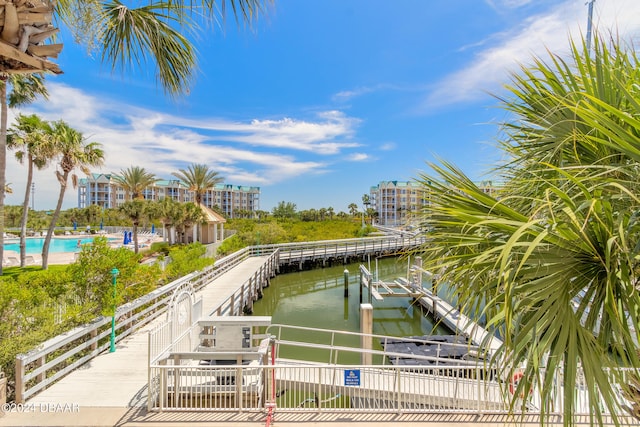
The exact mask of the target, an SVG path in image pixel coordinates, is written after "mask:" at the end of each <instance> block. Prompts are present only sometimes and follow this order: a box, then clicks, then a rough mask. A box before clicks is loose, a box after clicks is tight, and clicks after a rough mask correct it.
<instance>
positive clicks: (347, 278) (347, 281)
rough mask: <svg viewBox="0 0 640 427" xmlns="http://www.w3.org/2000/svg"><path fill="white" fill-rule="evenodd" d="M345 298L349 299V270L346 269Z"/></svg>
mask: <svg viewBox="0 0 640 427" xmlns="http://www.w3.org/2000/svg"><path fill="white" fill-rule="evenodd" d="M344 297H345V298H348V297H349V270H347V269H346V268H345V269H344Z"/></svg>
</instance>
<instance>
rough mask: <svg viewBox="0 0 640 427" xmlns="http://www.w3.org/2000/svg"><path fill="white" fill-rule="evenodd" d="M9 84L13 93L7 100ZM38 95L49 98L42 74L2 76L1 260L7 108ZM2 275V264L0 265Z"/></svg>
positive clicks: (0, 150) (0, 151)
mask: <svg viewBox="0 0 640 427" xmlns="http://www.w3.org/2000/svg"><path fill="white" fill-rule="evenodd" d="M7 84H11V87H12V91H11V92H10V93H9V98H8V99H7ZM38 95H41V96H43V97H44V98H47V97H48V92H47V89H46V88H45V86H44V77H43V76H42V75H41V74H10V75H6V74H0V258H1V257H2V256H3V253H4V194H5V188H6V176H5V175H6V170H7V107H11V108H13V107H17V106H20V105H25V104H28V103H30V102H33V101H34V100H35V99H36V98H37V96H38ZM0 275H2V264H1V263H0Z"/></svg>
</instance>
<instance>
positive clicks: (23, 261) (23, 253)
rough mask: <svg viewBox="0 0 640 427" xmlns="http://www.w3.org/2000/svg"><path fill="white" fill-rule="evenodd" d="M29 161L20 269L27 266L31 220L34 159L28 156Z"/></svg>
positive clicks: (21, 231)
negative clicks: (29, 219)
mask: <svg viewBox="0 0 640 427" xmlns="http://www.w3.org/2000/svg"><path fill="white" fill-rule="evenodd" d="M27 161H28V162H29V163H28V164H27V189H26V190H25V191H24V201H23V202H22V218H21V219H20V267H24V266H25V265H26V264H27V261H26V257H27V220H28V218H29V196H31V182H32V181H33V159H32V158H31V155H30V154H29V155H28V159H27Z"/></svg>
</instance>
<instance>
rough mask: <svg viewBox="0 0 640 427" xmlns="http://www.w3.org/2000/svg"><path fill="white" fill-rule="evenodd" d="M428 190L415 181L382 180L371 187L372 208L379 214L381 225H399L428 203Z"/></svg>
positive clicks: (378, 220)
mask: <svg viewBox="0 0 640 427" xmlns="http://www.w3.org/2000/svg"><path fill="white" fill-rule="evenodd" d="M426 196H427V192H426V190H425V188H424V187H423V186H421V185H420V184H418V183H417V182H414V181H382V182H380V183H379V184H378V185H376V186H374V187H371V189H370V191H369V200H370V202H371V208H373V209H374V210H375V211H376V213H377V214H378V219H377V222H378V223H379V224H380V225H386V226H399V225H404V224H406V222H407V218H408V216H409V215H410V214H411V213H417V212H418V211H420V210H421V209H422V208H423V207H424V206H426V205H428V198H427V197H426Z"/></svg>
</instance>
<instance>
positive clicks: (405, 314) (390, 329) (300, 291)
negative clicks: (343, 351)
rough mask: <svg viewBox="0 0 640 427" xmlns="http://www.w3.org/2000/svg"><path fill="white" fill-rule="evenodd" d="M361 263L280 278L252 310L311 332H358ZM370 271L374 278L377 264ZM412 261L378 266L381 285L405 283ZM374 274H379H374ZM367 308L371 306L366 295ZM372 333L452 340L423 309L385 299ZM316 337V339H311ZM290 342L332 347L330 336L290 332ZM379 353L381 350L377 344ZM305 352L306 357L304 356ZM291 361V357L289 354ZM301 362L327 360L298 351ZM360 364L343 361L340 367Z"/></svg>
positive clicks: (379, 304)
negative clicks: (346, 273) (395, 281)
mask: <svg viewBox="0 0 640 427" xmlns="http://www.w3.org/2000/svg"><path fill="white" fill-rule="evenodd" d="M359 265H360V264H359V263H358V264H349V265H339V266H336V267H327V268H323V269H315V270H309V271H302V272H295V273H287V274H280V275H278V276H276V277H275V278H273V279H272V280H271V286H269V287H268V288H265V289H264V291H263V297H262V299H260V300H258V301H256V302H255V303H254V305H253V314H254V315H257V316H271V317H272V320H271V323H272V324H285V325H295V326H306V327H312V328H321V329H331V330H342V331H351V332H359V330H360V317H359V313H358V308H359V305H360V299H359V270H358V267H359ZM345 269H347V270H348V271H349V297H348V298H344V270H345ZM370 271H371V272H372V273H374V271H375V262H374V261H372V262H371V269H370ZM406 273H407V261H406V259H405V260H403V259H400V258H383V259H380V260H378V275H379V278H380V280H384V281H393V279H395V278H398V277H405V276H406ZM374 274H375V273H374ZM363 302H364V303H367V302H369V296H368V294H367V292H366V289H365V291H364V295H363ZM372 305H373V309H374V310H373V333H374V334H378V335H390V336H396V337H404V336H415V335H435V334H450V333H451V332H450V331H449V330H448V329H446V328H444V327H442V326H440V325H437V326H434V321H433V320H432V319H430V318H429V317H427V315H426V312H424V311H423V310H422V308H421V307H420V305H419V304H415V305H412V300H411V298H409V297H386V298H385V299H384V300H383V301H376V300H375V299H374V300H372ZM310 335H311V336H310ZM283 338H286V339H287V340H292V341H298V340H304V341H306V342H317V343H327V341H328V340H329V337H328V335H326V334H320V333H313V334H311V333H309V332H302V331H298V332H290V333H288V334H287V336H285V337H283ZM342 340H343V342H336V343H335V344H337V345H348V344H350V345H354V344H355V345H358V344H357V343H358V338H357V337H349V338H345V337H343V339H342ZM377 344H378V345H376V347H379V343H377ZM300 352H302V353H305V354H300ZM290 355H291V354H290ZM281 356H282V357H287V350H286V349H285V348H282V349H281ZM295 357H296V358H304V359H309V360H318V361H323V360H322V359H324V358H325V357H326V355H324V354H322V353H318V352H317V350H309V351H305V350H301V349H297V350H296V354H295ZM347 362H354V363H357V361H355V360H346V359H343V360H341V363H347Z"/></svg>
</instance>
